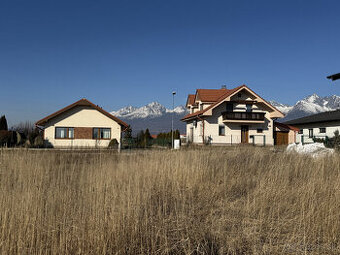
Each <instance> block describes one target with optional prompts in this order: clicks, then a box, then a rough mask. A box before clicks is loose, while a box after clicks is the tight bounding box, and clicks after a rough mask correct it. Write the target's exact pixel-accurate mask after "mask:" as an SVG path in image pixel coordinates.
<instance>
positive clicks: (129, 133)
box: [124, 125, 132, 139]
mask: <svg viewBox="0 0 340 255" xmlns="http://www.w3.org/2000/svg"><path fill="white" fill-rule="evenodd" d="M124 138H127V139H130V138H132V129H131V126H130V125H129V126H128V127H127V128H126V129H125V131H124Z"/></svg>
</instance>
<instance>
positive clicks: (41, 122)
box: [35, 98, 128, 128]
mask: <svg viewBox="0 0 340 255" xmlns="http://www.w3.org/2000/svg"><path fill="white" fill-rule="evenodd" d="M76 106H89V107H92V108H93V109H96V110H97V111H99V112H101V113H102V114H104V115H105V116H107V117H109V118H110V119H112V120H114V121H116V122H117V123H118V124H120V125H121V126H122V127H125V128H126V127H128V124H126V123H125V122H124V121H122V120H120V119H118V118H117V117H115V116H113V115H112V114H111V113H108V112H107V111H105V110H103V109H102V108H101V107H99V106H98V105H95V104H93V103H92V102H90V101H89V100H87V99H86V98H83V99H80V100H79V101H77V102H75V103H73V104H70V105H68V106H66V107H64V108H62V109H60V110H59V111H56V112H55V113H52V114H50V115H48V116H46V117H45V118H43V119H41V120H39V121H37V122H36V123H35V125H37V126H44V125H45V124H46V123H47V122H48V121H49V120H51V119H53V118H54V117H56V116H58V115H60V114H62V113H64V112H66V111H68V110H70V109H72V108H74V107H76Z"/></svg>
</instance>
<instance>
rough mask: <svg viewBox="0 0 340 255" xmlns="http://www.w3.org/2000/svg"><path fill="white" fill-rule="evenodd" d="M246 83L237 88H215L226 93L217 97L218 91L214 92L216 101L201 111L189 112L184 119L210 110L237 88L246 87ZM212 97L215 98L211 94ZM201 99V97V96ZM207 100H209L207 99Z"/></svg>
mask: <svg viewBox="0 0 340 255" xmlns="http://www.w3.org/2000/svg"><path fill="white" fill-rule="evenodd" d="M244 86H245V85H242V86H239V87H237V88H234V89H215V90H219V91H223V92H224V93H223V94H220V96H219V97H218V98H216V93H212V95H214V96H215V101H213V102H215V103H213V104H211V105H210V106H209V107H207V108H206V109H204V110H201V111H198V112H194V113H190V114H187V115H185V116H184V117H183V118H182V120H186V119H190V118H192V117H196V116H199V115H201V114H202V113H204V112H206V111H208V110H210V109H211V108H213V107H215V105H216V104H218V103H219V102H221V101H222V100H223V99H225V98H226V97H228V96H229V95H231V94H232V93H234V92H235V91H236V90H238V89H240V88H241V87H244ZM202 90H205V89H202ZM208 90H210V91H211V90H213V89H208ZM205 93H206V94H208V93H209V92H208V93H207V92H205ZM210 98H213V96H211V97H210ZM200 99H201V98H200ZM206 102H207V101H206Z"/></svg>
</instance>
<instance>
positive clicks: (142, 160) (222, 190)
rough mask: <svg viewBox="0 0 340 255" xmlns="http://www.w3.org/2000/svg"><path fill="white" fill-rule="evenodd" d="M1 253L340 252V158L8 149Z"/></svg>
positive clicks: (1, 157) (1, 169)
mask: <svg viewBox="0 0 340 255" xmlns="http://www.w3.org/2000/svg"><path fill="white" fill-rule="evenodd" d="M0 153H1V154H0V253H1V254H339V253H340V157H339V154H336V155H334V156H331V157H325V158H321V159H313V158H310V157H307V156H297V155H289V154H285V153H282V152H273V151H272V150H270V149H269V148H253V147H228V148H213V147H204V148H192V149H184V150H181V151H141V152H133V153H120V154H118V153H86V152H84V153H78V152H62V151H52V152H51V151H28V150H13V151H10V150H9V151H8V150H3V151H0Z"/></svg>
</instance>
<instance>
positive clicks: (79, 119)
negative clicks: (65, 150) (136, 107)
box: [36, 98, 128, 148]
mask: <svg viewBox="0 0 340 255" xmlns="http://www.w3.org/2000/svg"><path fill="white" fill-rule="evenodd" d="M36 126H37V127H39V128H40V129H42V130H43V133H44V135H43V138H44V143H45V145H46V146H50V147H93V148H95V147H107V146H108V145H109V143H110V141H111V140H112V139H116V140H117V142H118V143H119V147H120V144H121V133H122V131H123V130H125V129H126V128H127V126H128V125H127V124H126V123H125V122H123V121H121V120H120V119H118V118H116V117H115V116H113V115H112V114H110V113H108V112H107V111H105V110H103V109H102V108H101V107H99V106H97V105H95V104H93V103H91V102H90V101H89V100H87V99H85V98H83V99H81V100H79V101H77V102H75V103H73V104H71V105H69V106H67V107H65V108H63V109H61V110H59V111H57V112H55V113H53V114H51V115H48V116H47V117H45V118H43V119H41V120H39V121H38V122H36Z"/></svg>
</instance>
